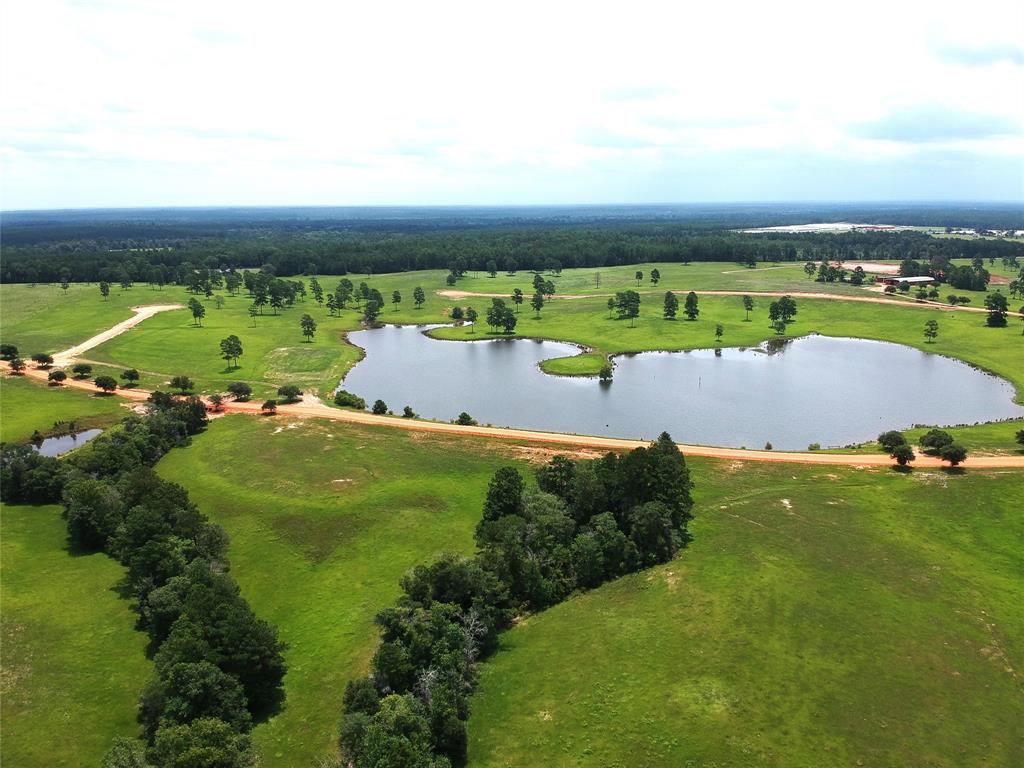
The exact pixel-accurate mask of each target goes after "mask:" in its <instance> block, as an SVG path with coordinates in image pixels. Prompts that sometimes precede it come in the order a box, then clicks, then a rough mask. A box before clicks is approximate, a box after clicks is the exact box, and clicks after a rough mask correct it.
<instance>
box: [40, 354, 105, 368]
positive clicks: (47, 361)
mask: <svg viewBox="0 0 1024 768" xmlns="http://www.w3.org/2000/svg"><path fill="white" fill-rule="evenodd" d="M32 362H33V363H35V364H36V368H41V369H43V370H46V369H47V368H49V367H50V366H51V365H53V355H48V354H46V353H45V352H37V353H36V354H34V355H32ZM89 370H92V368H90V369H89Z"/></svg>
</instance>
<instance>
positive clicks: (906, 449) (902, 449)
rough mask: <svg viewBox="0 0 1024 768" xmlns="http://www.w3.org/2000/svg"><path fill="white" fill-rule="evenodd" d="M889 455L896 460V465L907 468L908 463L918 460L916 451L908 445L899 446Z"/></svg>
mask: <svg viewBox="0 0 1024 768" xmlns="http://www.w3.org/2000/svg"><path fill="white" fill-rule="evenodd" d="M889 455H890V456H892V458H894V459H896V463H897V464H899V465H900V466H901V467H905V466H907V463H908V462H911V461H913V460H914V459H915V458H916V457H915V456H914V449H913V448H911V447H910V446H909V445H906V444H903V445H897V446H896V447H895V448H893V449H892V452H891V453H890V454H889Z"/></svg>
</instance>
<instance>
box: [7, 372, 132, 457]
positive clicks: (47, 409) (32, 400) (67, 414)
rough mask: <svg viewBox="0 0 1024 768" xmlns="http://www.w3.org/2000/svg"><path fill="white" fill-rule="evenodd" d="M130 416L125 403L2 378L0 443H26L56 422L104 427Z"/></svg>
mask: <svg viewBox="0 0 1024 768" xmlns="http://www.w3.org/2000/svg"><path fill="white" fill-rule="evenodd" d="M127 415H128V410H127V409H126V408H125V407H124V401H123V400H120V399H118V398H116V397H103V396H97V395H92V394H90V393H88V392H83V391H81V390H76V389H70V388H66V387H48V386H46V385H44V384H41V383H40V382H38V381H30V380H28V379H26V378H23V377H19V376H8V375H6V373H4V374H2V375H0V442H4V443H6V442H24V441H26V440H28V439H29V438H30V437H31V436H32V433H33V432H35V431H36V430H39V432H40V433H42V434H44V435H45V434H46V433H47V432H48V431H50V430H52V429H53V427H54V424H55V423H56V422H60V421H63V422H70V421H73V422H75V430H76V431H80V430H82V429H90V428H93V427H105V426H108V425H110V424H113V423H115V422H117V421H118V420H119V419H121V418H122V417H124V416H127Z"/></svg>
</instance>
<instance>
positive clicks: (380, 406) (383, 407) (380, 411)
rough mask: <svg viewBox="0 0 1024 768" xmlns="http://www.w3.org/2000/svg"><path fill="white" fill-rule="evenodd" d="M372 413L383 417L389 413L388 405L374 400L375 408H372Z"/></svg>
mask: <svg viewBox="0 0 1024 768" xmlns="http://www.w3.org/2000/svg"><path fill="white" fill-rule="evenodd" d="M370 411H371V412H373V413H375V414H376V415H378V416H383V415H384V414H386V413H387V412H388V404H387V403H385V402H384V401H383V400H374V401H373V408H371V409H370Z"/></svg>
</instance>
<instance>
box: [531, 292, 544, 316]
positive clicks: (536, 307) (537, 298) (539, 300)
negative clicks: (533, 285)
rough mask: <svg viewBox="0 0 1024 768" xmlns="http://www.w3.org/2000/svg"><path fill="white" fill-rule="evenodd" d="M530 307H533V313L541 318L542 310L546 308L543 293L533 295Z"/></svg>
mask: <svg viewBox="0 0 1024 768" xmlns="http://www.w3.org/2000/svg"><path fill="white" fill-rule="evenodd" d="M530 306H531V307H533V311H534V312H536V313H537V317H540V310H541V309H542V308H543V306H544V295H543V294H541V293H535V294H533V298H532V299H530Z"/></svg>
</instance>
